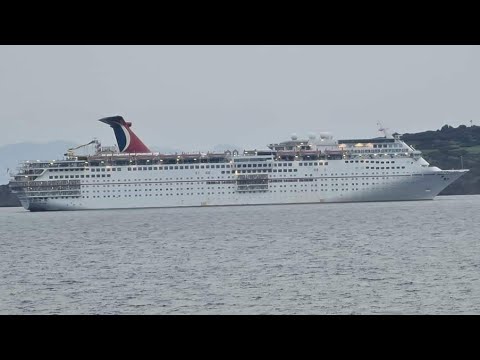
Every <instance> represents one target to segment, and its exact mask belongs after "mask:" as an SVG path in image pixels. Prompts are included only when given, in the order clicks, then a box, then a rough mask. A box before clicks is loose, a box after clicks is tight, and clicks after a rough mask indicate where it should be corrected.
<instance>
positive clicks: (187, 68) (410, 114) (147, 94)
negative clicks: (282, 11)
mask: <svg viewBox="0 0 480 360" xmlns="http://www.w3.org/2000/svg"><path fill="white" fill-rule="evenodd" d="M479 64H480V47H478V46H0V124H1V126H2V131H1V134H2V135H3V136H1V137H0V146H1V145H5V144H13V143H19V142H25V141H28V142H47V141H53V140H67V141H73V142H75V143H79V144H80V143H86V142H89V141H90V140H91V139H92V138H93V137H97V138H99V139H100V140H101V141H102V143H103V145H112V144H113V143H114V142H115V139H114V136H113V132H112V131H111V129H110V128H109V127H108V126H106V125H105V124H102V123H100V122H98V121H97V120H98V119H99V118H102V117H105V116H110V115H122V116H123V117H124V118H125V119H126V120H127V121H132V122H133V129H134V131H135V132H136V133H137V135H138V136H139V137H140V138H141V139H142V140H143V141H144V142H145V143H146V144H148V145H154V146H166V147H173V148H181V149H184V150H200V149H201V150H208V149H210V148H211V147H213V146H214V145H216V144H235V145H239V146H241V147H242V148H243V147H244V146H245V147H252V148H253V147H262V146H263V145H265V144H268V143H271V142H278V141H282V140H285V139H288V138H289V137H290V135H291V134H292V133H297V134H298V135H299V136H302V135H305V136H307V135H308V134H309V133H310V132H316V133H318V132H324V131H328V132H331V133H332V134H333V135H334V136H335V137H336V138H348V137H370V136H372V137H373V136H378V135H379V133H378V132H377V129H378V127H377V125H376V124H377V122H378V121H381V122H382V123H383V124H384V126H385V127H388V128H389V129H391V130H392V131H398V132H400V133H405V132H417V131H424V130H430V129H432V130H435V129H438V128H440V127H441V126H442V125H444V124H447V123H448V124H450V125H452V126H458V125H460V124H469V121H470V120H473V121H474V124H477V125H480V106H479V104H480V96H479V95H480V66H479Z"/></svg>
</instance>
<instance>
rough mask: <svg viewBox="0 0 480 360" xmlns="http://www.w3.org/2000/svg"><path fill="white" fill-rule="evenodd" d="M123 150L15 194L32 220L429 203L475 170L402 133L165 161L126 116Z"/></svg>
mask: <svg viewBox="0 0 480 360" xmlns="http://www.w3.org/2000/svg"><path fill="white" fill-rule="evenodd" d="M99 121H101V122H103V123H105V124H108V125H110V126H111V127H112V129H113V131H114V133H115V137H116V139H117V146H115V147H102V146H101V144H100V142H99V141H98V140H94V141H92V142H90V143H89V144H86V145H84V147H85V146H87V145H89V146H90V147H93V151H92V152H91V153H90V154H87V155H79V154H78V152H79V151H80V150H79V149H80V148H82V146H80V147H78V148H74V149H68V151H67V153H66V154H65V157H64V159H63V160H49V161H40V160H31V161H24V162H22V163H21V164H20V166H19V167H18V169H17V172H16V173H15V174H12V179H11V181H10V187H11V190H12V192H13V193H15V194H16V195H17V196H18V198H19V200H20V202H21V204H22V206H23V207H24V208H25V209H26V210H30V211H59V210H90V209H130V208H161V207H183V206H228V205H267V204H307V203H313V204H317V203H318V204H319V203H335V202H367V201H401V200H432V199H433V198H435V196H437V195H438V194H439V193H440V192H441V191H442V190H443V189H445V188H446V187H447V186H448V185H449V184H451V183H452V182H454V181H455V180H456V179H458V178H459V177H461V176H462V175H463V174H465V172H466V171H468V170H463V169H462V170H441V169H439V168H438V167H435V166H430V164H429V163H428V162H427V161H426V160H425V159H423V157H422V153H421V152H420V151H418V150H416V149H414V148H413V147H412V146H409V145H407V144H406V143H405V142H404V141H402V140H401V136H400V135H399V134H393V135H390V134H389V133H388V132H387V131H386V130H384V129H380V130H383V136H381V137H375V138H371V139H349V140H348V139H347V140H334V138H333V137H332V136H331V135H330V134H328V133H322V134H319V135H310V136H308V138H304V139H301V138H298V137H297V136H292V137H291V139H290V140H288V141H283V142H279V143H274V144H270V145H268V146H266V147H265V149H264V150H257V149H255V150H243V151H238V150H236V149H232V150H228V151H225V152H221V153H220V152H207V153H201V152H200V153H177V154H162V153H155V152H152V151H150V149H149V148H148V147H147V146H146V145H145V144H144V143H143V142H142V141H141V140H140V139H139V137H137V136H136V135H135V133H134V132H133V131H132V127H131V126H132V123H130V122H126V121H125V120H124V119H123V117H121V116H113V117H107V118H103V119H100V120H99Z"/></svg>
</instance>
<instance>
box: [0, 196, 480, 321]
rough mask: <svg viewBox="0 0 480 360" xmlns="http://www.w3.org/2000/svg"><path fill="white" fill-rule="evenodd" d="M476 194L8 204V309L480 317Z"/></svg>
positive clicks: (1, 282) (3, 305) (0, 281)
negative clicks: (170, 205)
mask: <svg viewBox="0 0 480 360" xmlns="http://www.w3.org/2000/svg"><path fill="white" fill-rule="evenodd" d="M479 209H480V196H448V197H438V198H437V199H436V200H434V201H420V202H385V203H353V204H320V205H293V206H290V205H288V206H249V207H216V208H188V209H148V210H115V211H110V210H109V211H79V212H47V213H30V212H26V211H24V210H23V209H20V208H14V209H12V208H10V209H7V208H3V209H0V314H480V280H479V277H480V215H479Z"/></svg>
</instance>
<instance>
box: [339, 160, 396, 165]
mask: <svg viewBox="0 0 480 360" xmlns="http://www.w3.org/2000/svg"><path fill="white" fill-rule="evenodd" d="M364 162H365V163H367V164H368V163H371V164H395V161H380V160H350V161H349V160H345V164H348V163H350V164H353V163H364Z"/></svg>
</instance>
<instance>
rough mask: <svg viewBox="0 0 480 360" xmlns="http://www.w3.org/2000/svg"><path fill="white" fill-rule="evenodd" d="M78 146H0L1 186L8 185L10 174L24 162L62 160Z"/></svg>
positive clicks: (59, 142)
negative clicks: (67, 152)
mask: <svg viewBox="0 0 480 360" xmlns="http://www.w3.org/2000/svg"><path fill="white" fill-rule="evenodd" d="M74 146H76V145H75V144H73V143H71V142H66V141H53V142H49V143H46V144H35V143H19V144H13V145H4V146H0V185H2V184H8V181H9V179H10V176H9V175H8V171H7V170H8V169H10V172H12V171H14V170H15V169H16V167H17V165H18V163H19V162H20V161H22V160H53V159H62V158H63V154H65V152H66V151H67V149H68V148H71V147H74Z"/></svg>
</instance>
